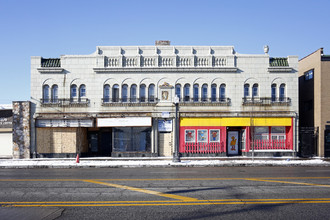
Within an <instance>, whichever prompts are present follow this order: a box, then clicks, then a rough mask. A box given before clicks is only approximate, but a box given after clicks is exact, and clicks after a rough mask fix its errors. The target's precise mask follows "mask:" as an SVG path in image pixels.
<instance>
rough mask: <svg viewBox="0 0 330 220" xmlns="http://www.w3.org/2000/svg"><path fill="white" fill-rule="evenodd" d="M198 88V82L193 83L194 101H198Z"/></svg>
mask: <svg viewBox="0 0 330 220" xmlns="http://www.w3.org/2000/svg"><path fill="white" fill-rule="evenodd" d="M198 90H199V86H198V84H195V85H194V102H198V96H199V94H198Z"/></svg>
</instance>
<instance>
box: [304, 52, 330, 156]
mask: <svg viewBox="0 0 330 220" xmlns="http://www.w3.org/2000/svg"><path fill="white" fill-rule="evenodd" d="M329 85H330V56H329V55H324V54H323V48H320V49H318V50H317V51H315V52H313V53H311V54H309V55H308V56H306V57H304V58H302V59H301V60H299V97H300V100H299V112H300V134H301V135H300V138H301V141H300V142H301V143H302V145H301V154H302V156H319V157H329V156H330V108H329V106H330V87H329Z"/></svg>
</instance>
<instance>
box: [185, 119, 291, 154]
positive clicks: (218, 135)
mask: <svg viewBox="0 0 330 220" xmlns="http://www.w3.org/2000/svg"><path fill="white" fill-rule="evenodd" d="M252 150H254V151H256V152H276V151H279V152H292V151H293V150H294V140H293V119H292V118H181V120H180V146H179V152H180V153H182V154H186V155H193V154H196V155H198V154H212V155H214V154H215V155H241V154H242V153H243V154H244V153H248V152H251V151H252Z"/></svg>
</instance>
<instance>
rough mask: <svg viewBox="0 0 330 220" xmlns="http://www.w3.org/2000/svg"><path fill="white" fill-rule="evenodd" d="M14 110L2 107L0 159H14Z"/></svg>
mask: <svg viewBox="0 0 330 220" xmlns="http://www.w3.org/2000/svg"><path fill="white" fill-rule="evenodd" d="M12 143H13V108H12V105H0V158H12V157H13V146H12V145H13V144H12Z"/></svg>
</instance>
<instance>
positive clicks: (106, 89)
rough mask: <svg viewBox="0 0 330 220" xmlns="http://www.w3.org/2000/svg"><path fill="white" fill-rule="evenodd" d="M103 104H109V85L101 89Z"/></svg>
mask: <svg viewBox="0 0 330 220" xmlns="http://www.w3.org/2000/svg"><path fill="white" fill-rule="evenodd" d="M103 102H110V85H108V84H106V85H104V88H103Z"/></svg>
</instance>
